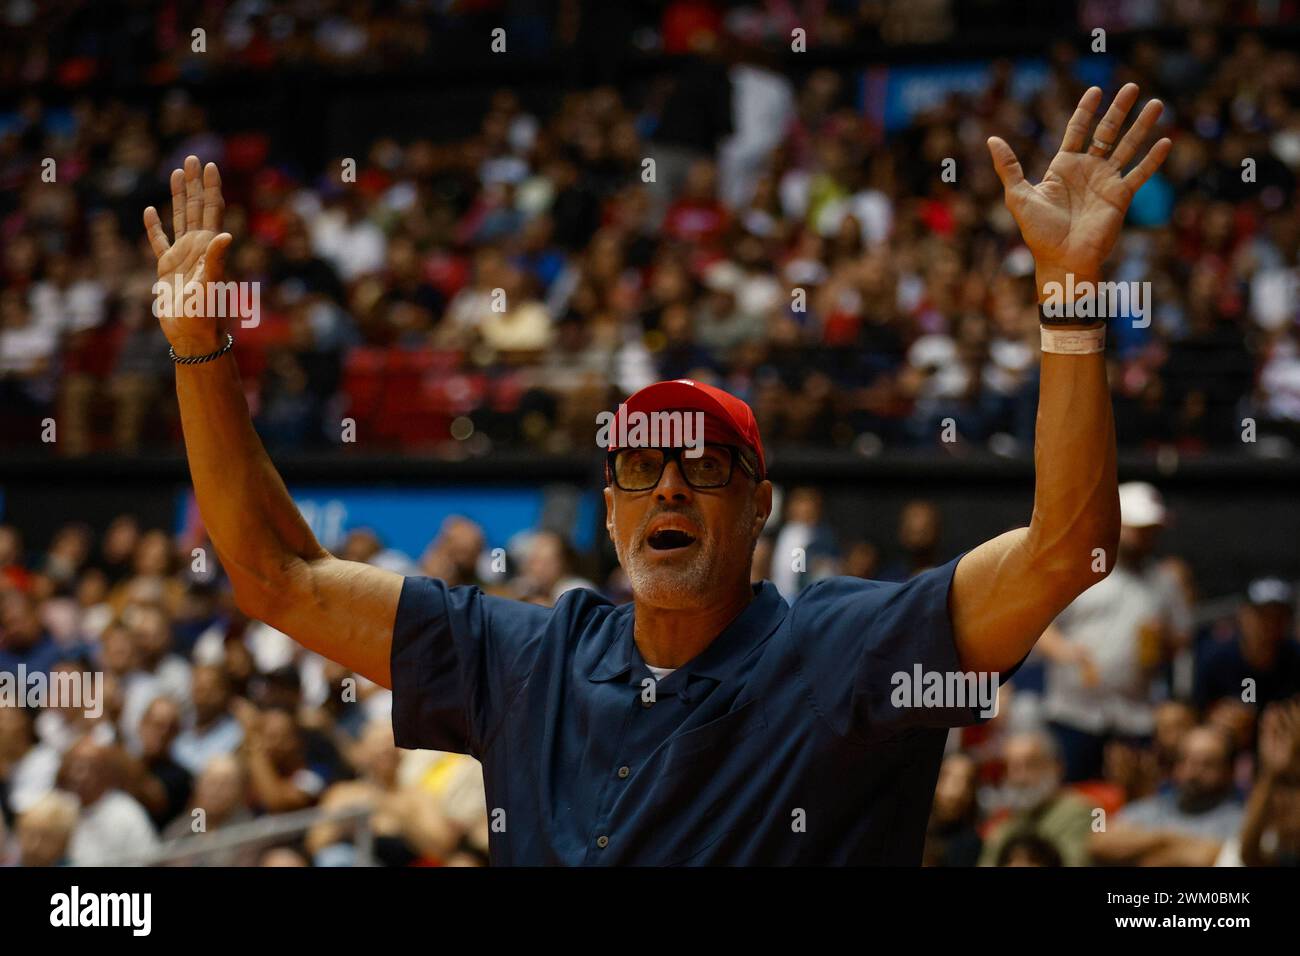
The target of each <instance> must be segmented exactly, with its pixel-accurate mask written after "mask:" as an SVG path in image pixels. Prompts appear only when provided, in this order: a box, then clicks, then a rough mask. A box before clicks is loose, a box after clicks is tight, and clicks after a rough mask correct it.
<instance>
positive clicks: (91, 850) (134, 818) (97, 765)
mask: <svg viewBox="0 0 1300 956" xmlns="http://www.w3.org/2000/svg"><path fill="white" fill-rule="evenodd" d="M118 766H119V765H118V762H117V760H116V759H115V757H114V754H113V752H112V750H111V749H110V748H108V747H105V746H104V745H102V744H99V743H97V742H96V741H94V740H93V739H91V738H89V737H86V738H83V739H82V740H81V741H80V742H78V743H76V744H74V745H73V746H72V748H71V749H70V750H69V751H68V753H67V756H66V757H65V758H64V762H63V769H62V772H61V776H62V779H63V780H64V781H65V782H66V786H67V789H68V790H70V791H71V792H72V793H73V795H75V796H76V797H77V799H78V800H79V801H80V803H81V810H80V816H79V817H78V819H77V826H76V829H74V830H73V832H72V840H71V843H70V844H69V847H68V857H69V860H70V861H71V863H72V865H73V866H106V865H109V864H114V863H124V862H126V861H127V860H129V859H131V858H134V857H137V856H140V855H142V854H146V853H148V852H149V851H150V850H152V849H154V847H156V846H157V844H158V834H157V831H155V830H154V827H153V824H152V823H151V822H150V820H149V814H148V813H147V812H146V811H145V809H144V807H142V806H140V803H139V802H138V801H137V800H136V799H135V798H134V797H132V796H131V795H130V794H128V793H126V792H125V791H123V790H122V789H120V786H121V780H120V773H119V770H118Z"/></svg>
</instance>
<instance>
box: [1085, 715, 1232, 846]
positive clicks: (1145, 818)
mask: <svg viewBox="0 0 1300 956" xmlns="http://www.w3.org/2000/svg"><path fill="white" fill-rule="evenodd" d="M1231 758H1232V742H1231V741H1230V740H1229V739H1228V737H1227V735H1226V734H1224V733H1223V732H1222V731H1220V730H1218V729H1217V728H1214V727H1210V726H1202V727H1197V728H1196V729H1194V730H1192V731H1190V732H1188V733H1187V734H1186V735H1185V736H1184V737H1183V740H1182V745H1181V747H1180V749H1179V756H1178V763H1177V765H1176V766H1175V767H1174V781H1173V783H1174V788H1173V789H1172V790H1165V791H1163V792H1161V793H1158V794H1155V795H1153V796H1150V797H1146V798H1145V799H1142V800H1138V801H1137V802H1135V803H1130V804H1129V805H1128V806H1126V807H1124V809H1123V810H1122V811H1121V812H1120V813H1119V815H1118V816H1117V817H1116V818H1115V820H1114V821H1113V822H1112V823H1111V824H1110V825H1109V826H1107V827H1106V828H1105V829H1104V830H1100V831H1098V832H1095V833H1093V835H1092V840H1091V842H1090V843H1089V849H1090V851H1091V853H1092V856H1093V859H1094V860H1095V861H1096V862H1098V863H1104V864H1116V863H1127V864H1157V863H1162V864H1163V865H1166V866H1168V865H1178V864H1187V863H1190V862H1193V861H1195V860H1197V859H1199V860H1201V861H1203V862H1202V864H1201V865H1209V863H1212V862H1213V860H1214V858H1215V857H1216V856H1217V855H1218V849H1219V847H1220V846H1221V845H1222V844H1223V843H1224V841H1226V840H1228V839H1230V838H1232V837H1235V836H1236V835H1237V832H1238V830H1239V829H1240V828H1241V822H1242V805H1241V801H1240V799H1238V797H1237V794H1236V792H1235V788H1234V787H1233V785H1232V759H1231ZM1182 838H1193V839H1192V840H1189V841H1184V840H1183V839H1182ZM1204 841H1209V844H1210V845H1209V847H1208V849H1201V847H1202V845H1203V843H1204ZM1189 846H1190V847H1192V848H1193V849H1192V850H1190V851H1189V849H1188V847H1189ZM1189 852H1192V853H1193V854H1195V853H1196V852H1200V854H1201V855H1200V856H1199V857H1197V856H1196V855H1192V856H1191V858H1190V859H1189V858H1188V857H1187V856H1186V855H1185V854H1187V853H1189ZM1204 861H1208V862H1204Z"/></svg>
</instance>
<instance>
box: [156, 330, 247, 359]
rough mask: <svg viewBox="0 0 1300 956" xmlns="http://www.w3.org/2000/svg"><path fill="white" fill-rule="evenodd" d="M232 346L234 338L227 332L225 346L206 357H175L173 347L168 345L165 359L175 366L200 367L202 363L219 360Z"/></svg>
mask: <svg viewBox="0 0 1300 956" xmlns="http://www.w3.org/2000/svg"><path fill="white" fill-rule="evenodd" d="M234 345H235V337H234V336H233V335H231V334H230V333H229V332H227V333H226V344H225V345H223V346H221V348H219V349H217V350H216V351H215V352H212V353H210V354H208V355H184V356H181V355H177V354H176V349H175V347H173V346H170V345H169V346H167V357H168V358H169V359H171V360H172V361H173V362H175V363H176V364H177V365H201V364H202V363H204V362H211V361H212V360H213V359H216V358H221V356H223V355H225V354H226V353H227V352H229V351H230V350H231V349H232V348H233V347H234Z"/></svg>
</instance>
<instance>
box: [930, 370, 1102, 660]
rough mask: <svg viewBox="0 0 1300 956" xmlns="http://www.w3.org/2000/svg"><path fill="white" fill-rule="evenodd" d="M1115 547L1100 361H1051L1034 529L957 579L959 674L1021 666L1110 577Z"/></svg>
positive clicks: (964, 564)
mask: <svg viewBox="0 0 1300 956" xmlns="http://www.w3.org/2000/svg"><path fill="white" fill-rule="evenodd" d="M1118 539H1119V493H1118V485H1117V479H1116V468H1115V425H1114V419H1113V417H1112V415H1111V407H1110V393H1109V390H1108V387H1107V382H1106V368H1105V362H1104V360H1103V357H1102V354H1101V353H1096V354H1091V355H1060V354H1055V353H1050V352H1045V353H1044V354H1043V356H1042V370H1041V383H1040V387H1039V399H1038V424H1037V430H1036V433H1035V439H1034V509H1033V514H1032V517H1031V519H1030V523H1029V526H1028V527H1027V528H1019V529H1016V530H1014V531H1008V532H1006V533H1005V534H1002V535H999V536H998V537H996V538H994V539H992V540H991V541H987V542H985V543H984V544H982V545H980V546H979V547H978V548H975V549H973V550H972V551H971V552H970V553H969V554H967V555H966V557H964V558H963V559H962V561H961V562H960V563H959V564H958V566H957V573H956V575H955V577H954V581H953V600H952V602H951V612H952V618H953V627H954V631H955V635H956V641H957V649H958V652H959V655H960V658H961V661H962V666H963V667H964V668H966V669H968V670H974V671H993V672H999V673H1000V672H1004V671H1006V670H1008V669H1010V668H1011V667H1013V666H1015V664H1016V663H1017V662H1019V661H1020V660H1021V659H1022V658H1024V656H1025V655H1026V654H1028V653H1029V651H1030V649H1031V648H1032V647H1033V646H1034V642H1035V641H1036V640H1037V639H1038V638H1039V636H1040V635H1041V634H1042V633H1043V631H1044V630H1045V629H1046V628H1047V627H1048V625H1050V624H1051V622H1052V621H1053V620H1055V618H1056V616H1057V615H1058V614H1060V613H1061V611H1063V610H1064V609H1065V608H1066V607H1067V606H1068V605H1069V604H1070V602H1071V601H1073V600H1074V599H1075V598H1076V597H1078V595H1079V594H1081V593H1082V592H1083V591H1085V590H1087V589H1088V588H1089V587H1091V586H1092V585H1093V584H1095V583H1096V582H1097V581H1099V580H1101V579H1102V578H1103V577H1105V576H1106V574H1107V573H1109V571H1110V568H1111V566H1112V563H1113V561H1114V553H1115V547H1116V544H1117V542H1118ZM1059 649H1060V648H1059V647H1055V648H1053V650H1059Z"/></svg>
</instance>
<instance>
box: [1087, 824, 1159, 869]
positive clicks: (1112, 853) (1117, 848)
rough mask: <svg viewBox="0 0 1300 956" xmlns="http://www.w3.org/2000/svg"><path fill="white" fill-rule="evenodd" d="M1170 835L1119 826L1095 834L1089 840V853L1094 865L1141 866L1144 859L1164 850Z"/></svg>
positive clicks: (1157, 831)
mask: <svg viewBox="0 0 1300 956" xmlns="http://www.w3.org/2000/svg"><path fill="white" fill-rule="evenodd" d="M1168 842H1169V836H1168V834H1166V833H1164V832H1163V831H1160V830H1140V829H1137V828H1135V827H1131V826H1124V825H1122V824H1121V825H1117V826H1115V827H1112V828H1111V829H1108V830H1102V831H1100V832H1098V833H1093V834H1092V836H1091V837H1090V838H1089V840H1088V851H1089V852H1090V853H1091V855H1092V859H1093V862H1094V863H1097V864H1099V865H1104V866H1115V865H1122V864H1139V863H1141V862H1142V861H1143V858H1144V857H1146V856H1148V855H1149V854H1152V853H1157V852H1159V851H1160V850H1162V849H1164V848H1165V847H1166V846H1167V844H1168Z"/></svg>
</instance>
